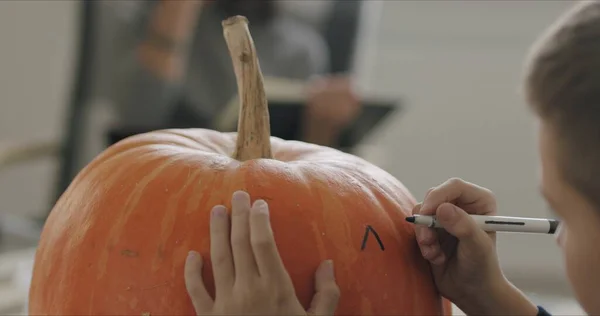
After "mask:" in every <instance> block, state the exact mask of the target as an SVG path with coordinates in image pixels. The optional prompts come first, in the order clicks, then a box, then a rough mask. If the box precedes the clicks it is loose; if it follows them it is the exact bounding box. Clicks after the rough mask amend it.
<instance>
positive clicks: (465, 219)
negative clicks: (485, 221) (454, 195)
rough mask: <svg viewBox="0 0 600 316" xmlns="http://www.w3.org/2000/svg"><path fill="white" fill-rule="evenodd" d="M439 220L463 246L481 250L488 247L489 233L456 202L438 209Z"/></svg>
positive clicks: (437, 216)
mask: <svg viewBox="0 0 600 316" xmlns="http://www.w3.org/2000/svg"><path fill="white" fill-rule="evenodd" d="M436 218H437V221H438V222H439V223H440V224H441V225H442V226H443V227H444V229H445V230H446V231H447V232H448V233H449V234H450V235H452V236H454V237H456V238H457V239H458V240H459V242H460V243H461V245H462V246H465V247H467V248H469V249H470V250H481V249H485V248H486V247H487V245H486V239H487V238H488V235H487V233H486V232H484V231H483V230H482V229H481V228H479V227H478V226H477V223H476V222H475V220H474V219H473V218H471V216H469V214H467V212H465V211H464V210H463V209H461V208H459V207H457V206H456V205H454V204H450V203H444V204H442V205H440V206H439V207H438V209H437V211H436Z"/></svg>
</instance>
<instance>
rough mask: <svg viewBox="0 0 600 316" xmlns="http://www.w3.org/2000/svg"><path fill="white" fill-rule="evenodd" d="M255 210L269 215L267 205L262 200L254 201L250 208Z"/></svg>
mask: <svg viewBox="0 0 600 316" xmlns="http://www.w3.org/2000/svg"><path fill="white" fill-rule="evenodd" d="M252 208H254V209H255V210H257V211H259V212H261V213H265V214H268V213H269V205H268V204H267V202H265V201H264V200H256V201H254V205H253V206H252Z"/></svg>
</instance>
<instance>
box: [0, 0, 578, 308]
mask: <svg viewBox="0 0 600 316" xmlns="http://www.w3.org/2000/svg"><path fill="white" fill-rule="evenodd" d="M219 1H222V0H216V2H219ZM147 2H148V3H153V5H154V6H155V7H153V9H152V7H151V6H150V5H148V6H147V8H145V7H144V8H142V7H143V5H141V4H144V3H145V2H144V1H110V0H109V1H93V2H91V3H94V5H88V6H87V7H86V5H85V3H84V2H78V1H1V2H0V42H1V43H2V45H1V49H0V216H1V217H0V224H1V226H0V231H1V234H2V235H1V238H0V314H15V313H20V312H23V307H24V304H25V302H26V298H27V287H28V278H29V273H30V271H29V270H30V269H31V258H32V255H33V251H34V249H35V244H36V238H37V237H38V234H39V229H40V225H41V224H42V223H43V219H44V218H45V216H46V215H47V213H48V212H49V210H50V209H51V207H52V205H53V203H54V201H55V199H56V197H57V196H58V195H59V194H60V193H61V192H62V191H63V190H64V188H65V185H68V182H69V181H70V179H71V178H72V176H74V175H75V174H76V173H77V171H78V170H79V169H80V168H82V167H83V166H85V165H86V164H87V163H88V162H89V161H90V160H91V159H92V158H93V157H94V156H95V155H97V154H98V153H99V152H100V151H102V149H103V148H105V146H106V145H107V142H108V143H110V141H111V139H113V140H114V138H115V137H116V138H119V137H120V136H119V135H122V134H123V133H125V134H127V133H135V131H142V130H143V129H152V128H160V127H163V126H171V125H173V126H182V127H191V126H200V127H205V126H208V127H211V128H212V127H214V117H216V116H218V115H220V114H221V113H220V112H219V109H214V108H210V109H207V107H203V106H204V105H202V102H209V101H211V100H218V102H221V101H227V100H228V99H229V98H231V97H232V96H231V95H229V94H227V93H230V92H231V91H230V90H231V87H235V86H234V85H233V86H231V83H232V81H231V77H227V76H223V77H219V78H221V79H219V80H221V81H222V82H224V84H223V86H224V88H223V89H224V90H226V91H225V92H223V94H222V95H216V96H212V97H210V98H206V99H202V100H199V99H198V96H195V95H193V93H191V94H188V95H183V96H181V97H180V98H179V99H178V100H181V99H184V100H187V101H186V102H179V101H177V102H176V101H174V99H173V98H171V99H169V100H170V101H164V100H166V98H167V96H168V95H169V93H174V92H173V91H185V86H186V85H187V84H190V85H196V86H198V85H201V84H202V83H203V82H204V83H205V82H206V80H204V81H203V78H201V76H200V77H199V75H197V74H195V72H194V70H193V69H196V68H194V67H197V69H202V71H205V72H208V71H215V72H218V71H220V69H219V68H218V67H215V68H207V67H209V66H207V64H212V63H213V62H212V61H215V60H219V59H218V56H222V55H223V54H222V51H218V49H217V48H219V47H220V48H221V49H222V48H223V47H224V46H223V45H224V44H223V42H222V35H221V33H220V27H221V26H220V24H217V25H212V27H213V28H215V29H216V30H218V32H217V31H215V32H216V33H210V32H209V29H210V25H209V26H204V25H208V24H210V23H209V22H208V21H211V18H215V17H218V15H217V14H216V13H215V14H214V15H210V14H209V13H207V12H212V11H211V10H213V9H212V8H211V7H209V6H208V5H206V6H203V7H202V8H200V9H197V10H199V11H198V12H201V13H197V14H196V15H191V16H192V17H190V18H189V21H193V22H194V23H192V22H190V25H191V26H189V25H184V24H185V23H183V22H181V23H179V24H181V25H178V26H177V27H174V28H170V27H169V26H168V23H166V22H165V21H172V20H173V16H169V14H171V15H173V14H174V15H175V16H177V14H183V13H177V12H188V13H187V14H190V13H189V12H190V11H192V10H191V9H189V8H188V9H186V10H184V9H181V8H163V9H164V10H163V13H162V14H163V15H162V16H161V15H160V14H158V13H156V12H157V9H156V7H157V6H158V7H160V6H161V5H163V6H164V3H163V4H161V3H160V1H147ZM163 2H164V1H163ZM172 2H177V1H172ZM233 2H235V1H233ZM341 2H345V3H346V4H340V3H341ZM157 3H158V4H157ZM349 3H350V4H349ZM88 4H89V3H88ZM571 4H572V2H571V1H376V0H369V1H325V0H324V1H279V2H277V8H276V9H274V11H273V12H275V13H273V14H275V15H276V16H279V17H280V18H279V20H277V21H278V23H279V24H277V25H278V26H277V27H279V29H276V30H269V29H268V25H269V24H268V23H266V24H265V25H260V23H256V25H257V26H256V28H255V29H253V28H254V26H253V25H254V24H251V31H252V32H253V33H252V34H253V36H254V37H255V41H256V44H257V49H258V50H259V57H260V58H261V66H263V59H264V60H266V61H265V62H264V66H263V70H264V72H265V76H269V77H273V78H275V77H281V78H283V77H286V76H287V77H288V78H290V79H293V81H294V82H296V83H297V84H296V86H295V87H296V90H294V89H291V88H289V86H290V85H288V88H281V89H284V90H285V89H288V90H289V91H291V90H294V91H296V92H289V93H290V94H294V93H295V96H296V97H297V99H298V98H299V99H298V100H303V101H302V102H301V103H306V104H307V105H308V106H309V108H311V109H313V112H314V113H313V112H311V113H313V114H310V115H307V114H303V116H302V120H301V121H302V124H301V126H303V129H302V131H303V133H301V135H302V136H298V138H301V139H303V140H306V141H313V142H316V143H323V144H325V145H329V146H332V147H343V146H341V145H340V144H339V143H336V141H332V140H331V139H335V137H329V138H326V139H318V138H319V137H316V138H314V135H317V136H319V135H324V134H322V133H325V132H323V131H318V130H317V131H313V132H310V126H312V125H315V124H316V123H315V122H324V121H327V120H331V119H332V118H331V117H327V115H326V114H323V113H320V114H319V111H318V110H314V109H316V108H319V107H318V105H319V104H321V103H323V100H325V103H334V104H338V103H339V105H336V106H338V108H335V112H336V113H346V112H347V113H348V114H347V117H348V119H347V120H346V121H344V122H336V124H338V125H336V126H340V129H343V128H344V127H347V126H350V125H351V124H350V123H349V122H351V121H352V120H360V117H361V113H362V112H361V111H364V113H367V111H368V110H367V108H368V106H369V103H373V104H374V106H375V107H376V106H377V104H379V103H377V102H379V101H377V102H376V101H372V102H371V101H369V100H394V102H392V103H390V102H388V103H385V102H383V103H381V102H380V103H381V104H383V107H384V108H385V107H390V106H391V107H396V108H395V109H393V111H391V112H390V114H389V115H387V117H386V118H385V119H383V120H380V121H378V124H377V125H376V126H375V127H374V128H373V129H372V130H371V131H370V132H369V133H368V134H367V135H365V136H364V137H363V138H361V139H360V141H358V142H356V143H352V144H351V146H350V147H351V148H344V149H345V150H348V151H350V152H353V153H355V154H357V155H359V156H362V157H364V158H365V159H367V160H369V161H371V162H372V163H374V164H376V165H379V166H381V167H382V168H384V169H385V170H387V171H388V172H389V173H391V174H392V175H394V176H395V177H397V178H398V179H399V180H400V181H402V182H403V183H404V184H405V185H406V186H407V187H408V188H409V189H410V190H411V191H412V192H413V194H414V195H415V196H416V197H417V198H418V199H419V200H420V199H422V197H423V195H424V193H425V191H426V190H427V189H428V188H430V187H431V186H434V185H437V184H439V183H441V182H443V181H444V180H446V179H447V178H449V177H454V176H458V177H461V178H463V179H466V180H468V181H472V182H475V183H478V184H480V185H483V186H486V187H488V188H490V189H491V190H493V191H494V192H495V193H496V195H497V198H498V200H499V210H500V213H501V214H502V215H515V216H534V217H535V216H547V215H548V213H547V212H546V210H545V204H544V202H543V201H542V199H541V197H540V195H539V194H538V188H537V173H536V172H537V167H538V166H537V164H536V158H537V157H536V148H535V143H534V141H535V138H534V137H535V135H534V126H533V124H532V120H531V116H530V115H529V113H528V111H527V108H526V107H525V105H524V103H523V99H522V97H521V96H520V94H519V84H520V74H521V65H522V61H523V59H524V56H525V55H526V53H527V51H528V49H529V46H530V45H531V43H532V41H533V40H534V39H535V38H536V36H537V35H538V34H539V33H540V32H541V31H542V30H543V29H544V28H545V27H546V26H547V25H548V24H549V23H551V22H552V21H553V20H554V19H555V18H556V17H557V16H558V15H559V14H560V13H561V12H562V11H563V10H564V9H566V8H567V7H568V6H570V5H571ZM211 5H214V4H211ZM238 9H239V10H252V8H251V7H241V8H237V9H235V8H234V9H232V8H230V7H227V6H224V9H223V10H234V11H235V10H238ZM153 10H154V11H153ZM177 10H180V11H177ZM165 12H166V13H165ZM173 12H176V13H173ZM240 12H245V11H240ZM281 12H285V14H284V13H281ZM251 13H252V12H251V11H249V13H248V15H251ZM198 16H199V17H203V16H205V18H204V19H200V18H198ZM169 18H170V19H171V20H169ZM261 18H263V17H261V16H257V17H256V18H255V20H259V19H261ZM161 19H162V20H161ZM175 20H178V21H182V19H181V18H180V19H175ZM197 20H201V21H200V22H197ZM267 20H268V19H267ZM157 21H158V22H157ZM253 21H254V20H252V19H251V23H253ZM290 21H293V22H290ZM149 25H150V26H152V27H148V26H149ZM165 25H167V26H166V27H165ZM334 26H337V28H338V29H336V28H335V27H334ZM202 27H205V28H202ZM149 29H150V30H152V32H149V31H148V30H149ZM340 29H341V30H344V31H342V32H340V31H339V30H340ZM139 30H141V31H139ZM189 30H193V31H189ZM129 31H131V34H129V36H130V37H129V38H127V37H126V36H125V35H124V33H126V32H129ZM134 31H135V32H138V33H134ZM169 32H172V33H169ZM186 32H187V33H186ZM202 32H205V33H202ZM188 33H189V34H188ZM200 33H202V34H203V35H202V36H205V37H203V39H206V38H208V39H211V40H214V41H217V42H218V41H219V40H220V41H221V42H219V43H217V42H215V43H214V47H217V48H216V49H215V50H213V51H207V50H206V49H204V48H202V47H206V46H207V45H200V46H202V47H200V48H198V47H197V46H198V44H197V42H198V40H193V39H194V38H197V37H199V36H201V35H198V34H200ZM139 34H142V35H139ZM148 34H150V35H148ZM215 34H217V35H215ZM281 34H288V35H289V38H290V39H286V40H281V36H280V35H281ZM318 34H321V35H323V34H324V35H323V36H322V38H321V40H319V37H318V36H317V35H318ZM348 34H350V35H351V36H348ZM168 35H173V37H175V38H179V39H182V38H183V39H185V38H186V36H187V38H188V39H190V40H189V41H187V42H189V43H192V44H191V45H190V46H191V47H192V52H193V53H188V54H187V55H186V56H192V57H193V56H196V55H198V56H207V57H206V58H207V60H208V61H211V62H205V63H202V62H191V63H187V64H185V67H181V65H180V64H178V63H177V61H176V60H175V59H173V57H172V56H170V57H169V56H167V57H165V56H166V55H165V54H167V53H168V52H170V51H175V49H174V47H171V46H173V45H175V44H176V43H175V44H174V43H172V42H169V38H167V37H168ZM211 36H215V37H214V39H212V37H211ZM296 38H297V39H298V40H297V42H295V40H294V39H296ZM217 39H218V40H217ZM323 39H324V40H323ZM278 40H279V41H280V42H278ZM144 41H146V42H144ZM338 41H339V42H338ZM140 43H141V44H140ZM148 43H152V44H148ZM136 45H138V46H136ZM140 45H141V46H140ZM143 45H150V46H143ZM152 45H157V46H156V47H158V46H160V45H162V46H160V47H159V48H156V47H154V48H153V46H152ZM169 45H171V46H169ZM211 45H213V44H211ZM117 46H119V48H118V49H117ZM140 47H141V48H140ZM261 47H266V48H265V49H263V50H262V51H261V49H260V48H261ZM269 47H271V50H270V51H269V50H268V49H267V48H269ZM323 47H325V49H323ZM349 48H351V51H350V49H349ZM152 49H156V50H154V51H153V50H152ZM177 49H181V47H178V48H177ZM296 52H305V54H304V55H301V54H300V53H296ZM323 52H325V53H323ZM345 52H347V54H346V53H345ZM203 53H204V55H202V54H203ZM286 54H287V55H286ZM82 56H83V57H82ZM303 56H305V57H303ZM306 56H308V57H306ZM324 56H325V57H324ZM192 57H190V58H192ZM225 57H226V58H225V59H224V61H225V64H227V63H229V62H230V60H229V59H228V58H229V56H228V55H225ZM136 58H137V59H136ZM161 58H162V59H161ZM197 58H203V57H197ZM210 58H214V60H211V59H210ZM286 58H287V59H286ZM294 58H296V59H294ZM327 58H328V59H329V61H328V62H324V61H323V60H326V59H327ZM270 60H272V62H271V61H270ZM290 60H297V61H306V63H307V65H309V66H311V65H312V66H314V68H312V69H313V70H312V72H311V71H308V70H306V69H301V70H306V71H304V72H302V71H299V70H298V69H291V68H286V67H283V66H281V65H286V64H289V63H290ZM294 63H295V62H294ZM325 64H328V65H326V66H323V65H325ZM309 66H306V68H307V69H308V68H309ZM178 67H179V68H178ZM224 67H225V68H223V69H227V68H226V66H224ZM184 68H185V69H188V68H189V69H188V71H187V72H185V73H181V69H184ZM315 77H317V79H315ZM142 81H143V82H144V84H145V86H143V87H140V86H142V83H140V82H142ZM157 82H160V83H161V85H160V87H161V89H163V90H160V91H162V92H161V94H156V91H150V90H156V89H150V88H151V87H157V86H156V84H157ZM175 83H177V84H178V86H179V88H181V87H184V89H180V90H176V89H172V90H168V89H167V88H168V87H170V86H173V85H175ZM226 83H227V84H226ZM298 83H300V85H299V84H298ZM153 84H154V86H153ZM228 84H229V86H228ZM233 84H235V83H234V82H233ZM303 85H305V86H306V87H311V88H310V89H304V90H302V89H300V90H299V89H298V86H303ZM119 87H120V89H121V90H119ZM270 87H271V91H269V92H270V93H271V94H273V95H275V94H277V93H278V91H276V90H277V87H278V85H277V84H275V83H273V84H272V85H271V86H270ZM267 88H268V90H269V86H268V87H267ZM135 89H137V90H135ZM144 89H146V90H144ZM149 89H150V90H149ZM201 89H202V88H201ZM206 89H210V87H208V86H207V87H206ZM227 89H229V90H227ZM134 90H135V91H134ZM188 90H189V89H188ZM132 91H134V92H135V93H134V92H132ZM298 91H301V92H298ZM153 93H154V94H153ZM303 93H304V95H302V94H303ZM183 94H185V93H183ZM280 94H284V93H283V92H281V93H280ZM161 98H164V100H163V99H161ZM158 99H161V100H163V101H162V102H163V104H158V103H156V100H158ZM292 99H293V98H292ZM338 100H341V101H338ZM215 102H217V101H215ZM290 102H291V101H290ZM295 102H296V101H295ZM132 103H136V104H138V105H136V106H137V107H135V106H132ZM140 103H141V104H152V105H148V106H149V107H150V106H153V108H151V109H150V110H148V109H147V108H140V107H139V104H140ZM155 103H156V104H155ZM171 103H178V104H179V103H183V104H184V105H182V106H181V108H178V109H179V110H172V111H171V112H169V113H170V114H169V115H171V116H172V117H174V118H173V119H172V120H170V121H160V118H161V117H164V116H165V115H166V114H164V113H166V112H164V111H165V108H164V107H165V106H167V105H168V106H171V105H170V104H171ZM292 103H293V102H292ZM190 104H192V105H190ZM198 104H201V105H200V106H198ZM219 104H224V102H221V103H219ZM173 107H175V106H173ZM197 108H202V109H201V110H199V111H196V110H195V109H197ZM124 109H125V110H124ZM181 109H183V110H181ZM190 109H191V111H192V112H193V113H200V114H198V115H197V119H196V120H195V121H194V120H193V121H191V122H182V121H181V120H179V119H178V118H177V115H175V114H173V113H174V112H176V111H183V112H182V113H186V112H185V111H186V110H188V111H189V110H190ZM357 109H358V110H357ZM388 110H389V109H388ZM153 111H154V112H153ZM160 111H163V112H160ZM340 111H341V112H340ZM143 112H152V113H156V114H155V115H154V116H153V115H146V116H144V115H145V114H144V113H143ZM309 112H310V111H309ZM159 114H160V115H159ZM171 116H169V117H171ZM183 116H186V115H183ZM311 122H312V123H311ZM211 124H212V125H211ZM311 124H312V125H311ZM316 125H318V124H316ZM224 128H225V129H226V128H227V127H224ZM115 130H116V132H115ZM132 131H133V132H132ZM307 131H309V132H307ZM328 132H331V133H332V134H333V135H337V134H336V131H328ZM115 133H116V134H117V135H116V136H115ZM311 133H312V136H311ZM338 134H339V133H338ZM298 135H300V134H298ZM498 248H499V254H500V259H501V262H502V265H503V268H504V271H505V273H506V274H507V276H508V277H509V278H510V279H511V280H512V281H513V282H514V283H515V284H517V285H518V286H519V287H520V288H522V289H523V290H524V291H525V292H527V293H528V294H529V295H531V297H532V298H533V299H534V300H536V302H538V303H540V304H545V305H546V307H547V309H548V310H550V311H551V312H553V313H555V314H565V315H574V314H582V311H581V310H580V309H578V307H576V304H575V303H574V301H573V300H572V299H571V292H570V290H569V288H568V285H567V284H566V281H565V278H564V273H563V271H562V262H561V259H560V256H559V253H558V248H557V247H555V241H554V239H553V238H552V237H549V236H543V235H540V236H530V235H511V236H508V235H500V236H499V237H498Z"/></svg>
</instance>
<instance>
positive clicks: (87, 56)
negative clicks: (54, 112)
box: [51, 0, 95, 205]
mask: <svg viewBox="0 0 600 316" xmlns="http://www.w3.org/2000/svg"><path fill="white" fill-rule="evenodd" d="M79 5H80V15H79V28H78V29H79V30H80V31H79V40H78V49H77V50H76V52H77V66H76V67H75V73H74V76H73V86H72V90H71V96H70V100H69V104H68V107H67V115H66V121H65V124H64V126H65V135H64V137H63V140H62V144H61V154H60V165H59V168H58V175H57V177H56V181H57V184H56V188H55V194H54V197H55V199H54V200H53V201H52V203H51V205H54V203H55V202H56V200H58V198H59V197H60V196H61V195H62V193H63V192H64V191H65V190H66V189H67V187H68V186H69V184H70V183H71V180H72V178H73V177H74V175H75V173H76V170H74V168H75V166H76V164H75V160H76V159H77V155H78V152H79V150H80V148H79V146H77V144H80V143H81V135H82V133H81V131H82V130H83V124H84V123H85V119H86V118H85V117H84V113H85V106H86V104H88V102H87V101H88V98H89V96H90V89H91V82H92V71H91V70H92V66H93V62H92V60H93V58H94V56H93V54H94V48H95V46H94V44H95V41H94V39H95V36H94V35H95V29H94V26H95V20H94V14H93V13H94V1H92V0H84V1H80V2H79Z"/></svg>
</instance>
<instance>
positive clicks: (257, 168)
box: [29, 129, 447, 315]
mask: <svg viewBox="0 0 600 316" xmlns="http://www.w3.org/2000/svg"><path fill="white" fill-rule="evenodd" d="M271 144H272V148H273V155H274V158H275V159H257V160H250V161H246V162H239V161H236V160H234V159H232V158H230V155H231V153H232V151H233V148H234V147H235V134H225V133H223V134H222V133H218V132H215V131H211V130H202V129H197V130H165V131H156V132H151V133H147V134H142V135H138V136H134V137H132V138H129V139H126V140H124V141H122V142H120V143H118V144H115V145H114V146H112V147H111V148H109V149H107V150H106V151H105V152H104V153H102V154H101V155H100V156H98V157H97V158H96V159H95V160H94V161H92V162H91V163H90V164H89V165H88V166H87V167H86V168H84V170H82V171H81V172H80V174H79V175H78V176H77V177H76V178H75V180H74V181H73V183H72V184H71V186H70V187H69V188H68V189H67V191H66V192H65V193H64V194H63V196H62V197H61V198H60V200H59V201H58V202H57V204H56V206H55V207H54V209H53V210H52V212H51V214H50V216H49V218H48V220H47V222H46V225H45V227H44V230H43V233H42V235H41V241H40V243H39V247H38V250H37V253H36V257H35V266H34V271H33V278H32V283H31V289H30V305H29V311H30V313H31V314H35V315H42V314H52V315H76V314H77V315H83V314H93V315H105V314H113V315H117V314H119V315H132V314H136V315H141V314H143V313H149V314H150V315H158V314H161V315H166V314H169V315H191V314H194V309H193V307H192V305H191V302H190V299H189V297H188V295H187V292H186V289H185V285H184V278H183V270H184V269H183V267H184V262H185V258H186V255H187V252H188V251H189V250H198V251H199V252H200V253H201V254H202V256H203V257H205V258H209V254H210V251H209V214H210V210H211V208H212V207H213V206H214V205H217V204H224V205H227V206H228V207H230V200H231V195H232V193H233V192H235V191H236V190H245V191H247V192H248V193H249V194H250V196H251V198H252V199H253V200H255V199H259V198H260V199H264V200H266V201H267V202H268V203H269V206H270V209H271V223H272V226H273V231H274V234H275V240H276V243H277V246H278V249H279V251H280V253H281V257H282V260H283V262H284V264H285V266H286V268H287V269H288V271H289V273H290V275H291V277H292V280H293V282H294V286H295V289H296V294H297V295H298V298H299V299H300V302H301V303H302V304H303V305H304V306H305V307H306V308H308V307H309V304H310V301H311V299H312V296H313V294H314V282H313V278H314V273H315V271H316V268H317V266H318V265H319V263H320V262H322V261H323V260H325V259H333V261H334V264H335V274H336V279H337V282H338V285H339V287H340V290H341V300H340V303H339V306H338V309H337V314H339V315H351V314H355V315H384V314H385V315H439V314H442V312H443V304H442V299H441V298H440V296H439V294H438V293H437V292H436V289H435V285H434V283H433V281H432V277H431V274H430V271H429V268H428V264H427V263H426V262H425V260H424V259H423V258H422V256H421V255H420V252H419V250H418V247H417V245H416V242H415V235H414V228H413V227H412V226H411V224H409V223H406V222H405V221H404V217H405V216H408V215H409V213H408V212H409V210H411V209H412V207H413V206H414V205H415V200H414V198H413V197H412V196H411V195H410V193H409V192H408V191H407V189H406V188H405V187H404V186H403V185H402V184H401V183H400V182H399V181H397V180H396V179H395V178H394V177H392V176H391V175H389V174H388V173H386V172H385V171H383V170H381V169H379V168H377V167H375V166H373V165H371V164H369V163H368V162H366V161H364V160H362V159H360V158H358V157H355V156H352V155H349V154H345V153H342V152H339V151H337V150H334V149H330V148H326V147H321V146H316V145H310V144H305V143H301V142H295V141H283V140H281V139H277V138H271ZM366 225H370V226H371V227H372V228H373V229H374V230H375V231H376V232H377V234H378V235H379V237H380V239H381V242H382V243H383V245H384V250H381V249H380V247H379V245H378V243H377V240H376V238H375V236H374V235H373V234H370V236H369V237H368V239H367V242H366V246H365V248H364V250H361V244H362V241H363V237H364V235H365V230H366ZM210 267H211V265H210V263H208V262H207V264H205V268H204V271H203V275H204V279H205V282H206V284H207V288H208V289H209V291H210V293H211V295H214V284H213V278H212V272H211V268H210ZM213 297H214V296H213ZM446 311H447V310H446Z"/></svg>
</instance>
